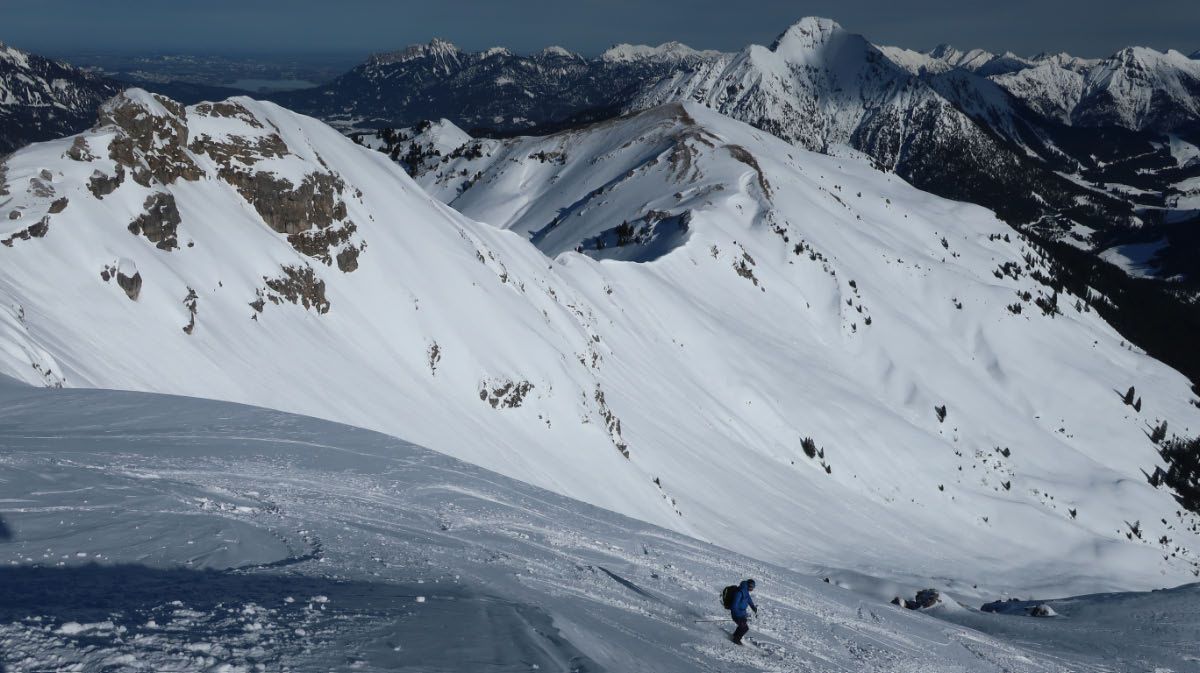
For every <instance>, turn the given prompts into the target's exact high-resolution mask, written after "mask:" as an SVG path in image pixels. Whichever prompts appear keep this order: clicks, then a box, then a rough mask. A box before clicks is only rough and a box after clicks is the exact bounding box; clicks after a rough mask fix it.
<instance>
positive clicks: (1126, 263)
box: [1100, 238, 1167, 278]
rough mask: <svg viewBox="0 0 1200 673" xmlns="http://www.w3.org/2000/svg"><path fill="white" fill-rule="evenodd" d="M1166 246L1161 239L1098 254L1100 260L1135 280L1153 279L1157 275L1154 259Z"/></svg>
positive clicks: (1131, 244)
mask: <svg viewBox="0 0 1200 673" xmlns="http://www.w3.org/2000/svg"><path fill="white" fill-rule="evenodd" d="M1166 246H1167V239H1165V238H1163V239H1160V240H1157V241H1151V242H1149V243H1130V244H1126V245H1116V246H1113V247H1111V248H1109V249H1107V250H1105V251H1103V252H1101V253H1100V259H1103V260H1104V261H1106V262H1108V263H1109V264H1112V265H1114V266H1116V267H1118V268H1120V269H1121V270H1122V271H1124V272H1125V273H1127V274H1129V275H1130V276H1133V277H1135V278H1154V277H1155V276H1156V275H1158V269H1157V266H1156V265H1155V264H1154V258H1155V257H1156V256H1157V255H1158V252H1159V251H1160V250H1162V249H1163V248H1165V247H1166Z"/></svg>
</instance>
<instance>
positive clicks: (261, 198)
mask: <svg viewBox="0 0 1200 673" xmlns="http://www.w3.org/2000/svg"><path fill="white" fill-rule="evenodd" d="M220 176H221V178H222V179H223V180H225V181H226V182H228V183H229V184H231V185H233V186H234V187H236V188H237V190H238V193H239V194H241V195H242V198H244V199H246V201H248V202H249V203H250V205H252V206H254V209H255V210H257V211H258V214H259V215H260V216H262V218H263V221H264V222H266V223H267V225H268V226H270V227H271V228H272V229H274V230H275V231H277V232H279V233H281V234H299V233H301V232H303V231H306V230H308V229H312V228H317V229H325V228H328V227H330V226H332V225H333V223H334V221H336V220H341V219H345V217H346V203H345V202H344V201H342V200H341V199H340V198H339V197H340V193H341V191H342V190H343V189H344V188H345V186H346V184H345V183H344V182H343V181H342V179H341V178H339V177H337V176H336V175H332V174H329V173H310V174H308V175H307V176H305V177H304V180H303V181H302V182H301V183H300V185H299V186H296V185H293V184H292V182H291V181H290V180H288V179H286V178H279V177H276V176H274V175H271V174H269V173H250V172H248V171H239V170H237V169H234V168H222V169H221V171H220Z"/></svg>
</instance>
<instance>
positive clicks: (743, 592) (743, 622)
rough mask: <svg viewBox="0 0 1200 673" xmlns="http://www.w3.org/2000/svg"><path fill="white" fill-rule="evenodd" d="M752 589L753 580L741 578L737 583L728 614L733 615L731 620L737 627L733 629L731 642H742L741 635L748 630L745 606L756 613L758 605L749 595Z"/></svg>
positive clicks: (739, 643)
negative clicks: (740, 581)
mask: <svg viewBox="0 0 1200 673" xmlns="http://www.w3.org/2000/svg"><path fill="white" fill-rule="evenodd" d="M751 591H754V580H742V583H741V584H739V585H738V588H737V593H736V594H734V596H733V603H732V605H730V607H729V615H730V616H731V617H733V622H734V623H735V624H737V628H736V629H734V631H733V642H735V643H737V644H738V645H741V644H742V636H744V635H746V632H747V631H749V630H750V625H749V624H748V623H747V615H746V608H747V607H749V608H750V609H751V610H754V614H755V615H758V606H757V605H755V604H754V599H753V598H751V597H750V592H751Z"/></svg>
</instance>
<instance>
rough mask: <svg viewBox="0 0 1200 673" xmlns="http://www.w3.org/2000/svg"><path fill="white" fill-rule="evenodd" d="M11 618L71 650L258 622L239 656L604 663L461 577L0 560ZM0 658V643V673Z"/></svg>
mask: <svg viewBox="0 0 1200 673" xmlns="http://www.w3.org/2000/svg"><path fill="white" fill-rule="evenodd" d="M418 597H420V599H418ZM14 624H25V625H27V626H28V627H29V629H30V630H31V631H41V632H50V633H54V634H56V635H58V637H60V638H61V639H62V642H63V643H65V644H64V645H62V646H61V647H62V648H64V649H65V650H66V656H67V657H70V656H72V653H86V652H87V651H89V650H88V648H93V650H100V651H103V650H106V649H115V650H117V651H123V650H121V648H122V647H124V645H123V643H130V642H142V643H147V642H149V643H151V645H150V646H148V647H149V649H150V650H152V651H153V652H155V653H160V654H161V653H164V652H167V653H169V652H172V651H175V652H178V651H188V648H189V647H192V646H193V645H196V644H207V643H220V644H221V645H222V646H224V648H225V650H224V651H225V652H226V654H227V655H228V654H229V652H230V651H234V652H236V648H237V646H238V644H239V643H243V642H246V641H247V633H248V632H254V631H257V632H259V633H260V634H262V635H263V636H267V637H265V638H263V640H261V641H259V640H253V641H252V643H251V644H258V643H269V644H268V645H263V646H260V647H257V648H252V647H249V646H247V647H246V648H244V650H246V651H250V650H253V649H257V650H258V653H257V654H255V655H254V656H253V657H251V658H250V659H248V660H246V661H245V662H244V663H249V664H254V663H264V664H269V663H271V662H277V663H284V662H285V661H286V662H289V663H291V664H299V665H300V666H301V667H303V668H308V667H320V668H324V667H327V666H334V667H340V666H345V665H347V664H351V663H354V662H361V664H365V665H368V666H370V667H375V668H385V669H387V670H421V671H455V670H462V666H463V665H464V663H469V664H470V665H471V666H472V670H481V671H488V670H497V671H498V670H517V669H521V670H531V669H538V668H540V669H541V670H569V671H579V672H581V673H582V672H589V673H597V672H599V671H601V670H602V669H601V668H600V667H599V666H598V665H596V664H595V663H594V662H592V661H591V660H589V659H588V658H587V657H585V656H584V655H583V654H582V653H580V652H579V650H577V649H576V648H575V647H574V646H573V645H572V644H571V643H570V642H568V641H567V640H566V639H565V638H563V637H562V636H561V635H560V634H559V632H558V630H557V629H556V628H555V627H554V625H553V623H552V621H551V618H550V616H549V615H548V614H546V613H545V612H544V611H542V610H540V609H538V608H535V607H533V606H530V605H526V604H522V603H516V602H513V601H509V600H505V599H502V598H497V597H493V596H487V595H482V594H477V593H474V592H472V591H471V590H470V589H469V588H467V587H465V586H464V585H462V584H459V583H457V582H447V583H424V584H399V583H390V582H370V581H348V580H336V579H329V578H323V577H316V576H310V575H302V574H296V573H279V572H264V571H249V572H247V571H213V570H189V569H183V568H170V569H161V568H150V567H146V566H141V565H118V566H102V565H94V564H93V565H85V566H74V567H57V568H47V567H38V566H12V567H3V568H0V625H14ZM47 626H49V627H51V628H50V630H49V631H47ZM79 656H83V655H82V654H80V655H79ZM6 659H7V657H6V656H5V655H4V653H3V652H0V673H3V671H4V662H5V660H6ZM8 663H9V664H10V665H12V663H13V661H12V660H11V659H9V660H8Z"/></svg>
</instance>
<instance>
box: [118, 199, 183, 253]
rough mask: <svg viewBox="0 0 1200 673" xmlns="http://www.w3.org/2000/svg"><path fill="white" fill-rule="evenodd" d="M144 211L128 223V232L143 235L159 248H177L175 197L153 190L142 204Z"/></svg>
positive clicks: (177, 222) (177, 217) (178, 221)
mask: <svg viewBox="0 0 1200 673" xmlns="http://www.w3.org/2000/svg"><path fill="white" fill-rule="evenodd" d="M142 208H144V209H145V210H146V212H144V213H142V214H141V215H139V216H138V217H137V219H136V220H134V221H133V222H130V223H129V232H130V233H131V234H134V235H135V236H139V235H140V236H145V237H146V239H147V240H148V241H150V242H151V243H153V244H154V245H155V247H156V248H158V249H159V250H166V251H168V252H169V251H171V250H178V249H179V237H178V232H179V223H180V222H181V221H182V220H181V219H180V217H179V208H178V207H176V205H175V197H174V196H173V195H171V194H167V193H165V192H155V193H154V194H151V195H150V196H148V197H146V202H145V203H144V204H142Z"/></svg>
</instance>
